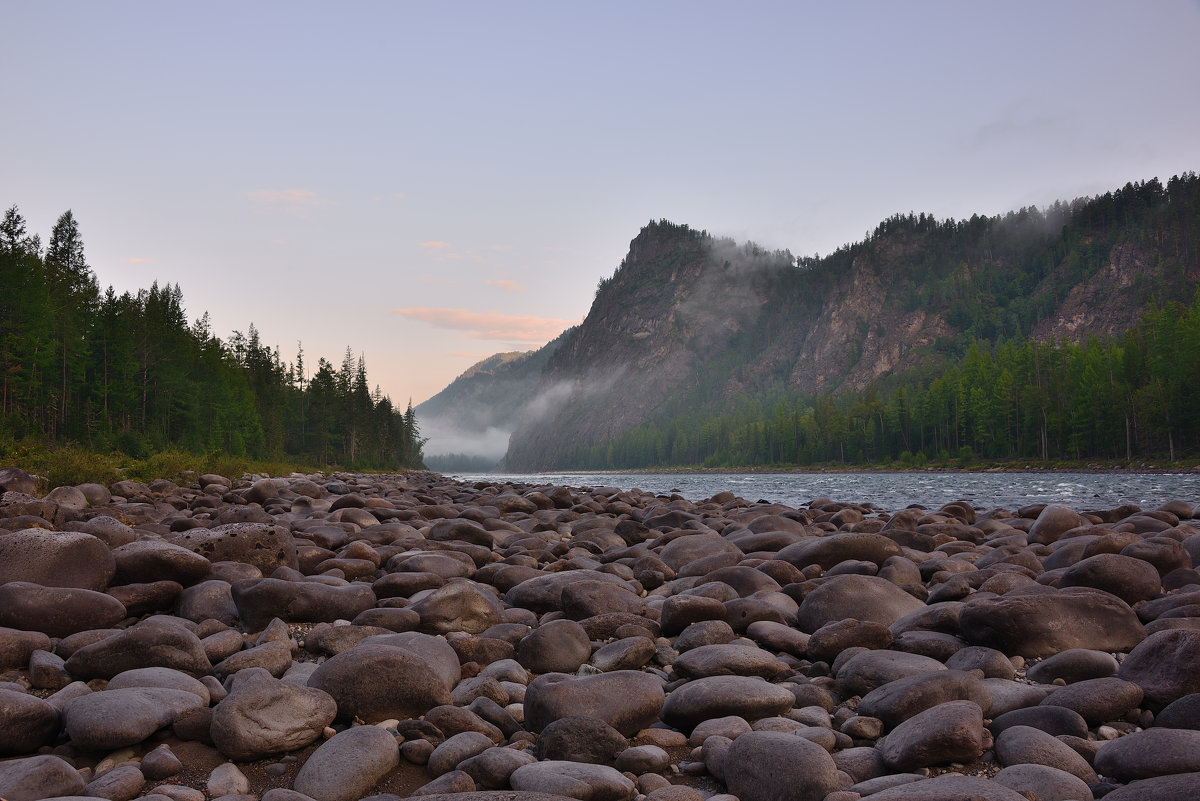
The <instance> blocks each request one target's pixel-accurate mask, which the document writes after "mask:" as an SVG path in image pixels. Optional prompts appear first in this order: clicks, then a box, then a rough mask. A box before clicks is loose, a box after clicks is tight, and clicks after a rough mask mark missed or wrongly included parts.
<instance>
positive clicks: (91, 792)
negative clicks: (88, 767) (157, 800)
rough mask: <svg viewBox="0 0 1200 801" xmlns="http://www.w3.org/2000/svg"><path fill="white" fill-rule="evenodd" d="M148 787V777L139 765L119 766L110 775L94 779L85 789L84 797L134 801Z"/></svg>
mask: <svg viewBox="0 0 1200 801" xmlns="http://www.w3.org/2000/svg"><path fill="white" fill-rule="evenodd" d="M145 786H146V777H145V776H144V775H142V771H141V770H140V769H139V768H138V766H137V765H117V766H116V767H115V768H113V769H112V770H110V771H109V772H108V773H105V774H104V775H102V776H100V777H99V778H96V779H92V781H90V782H88V784H87V786H86V787H84V788H83V795H85V796H92V797H93V798H107V799H109V801H132V799H134V798H136V797H137V796H138V795H140V794H141V790H142V788H143V787H145Z"/></svg>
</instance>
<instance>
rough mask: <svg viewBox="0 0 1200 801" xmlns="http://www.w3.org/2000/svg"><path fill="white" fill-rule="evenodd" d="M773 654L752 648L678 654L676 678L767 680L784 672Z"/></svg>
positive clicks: (706, 649) (721, 647) (725, 647)
mask: <svg viewBox="0 0 1200 801" xmlns="http://www.w3.org/2000/svg"><path fill="white" fill-rule="evenodd" d="M787 669H788V667H787V665H786V664H784V663H783V662H781V661H780V660H779V659H777V658H776V657H775V656H774V655H773V654H770V653H768V652H767V651H764V650H762V649H761V648H758V647H756V646H753V645H739V644H736V643H729V644H726V645H704V646H701V647H699V648H693V649H692V650H690V651H688V652H686V653H683V654H680V656H679V658H678V659H676V660H675V663H674V670H675V673H676V674H677V675H679V676H680V677H682V678H687V679H699V678H704V677H706V676H759V677H761V678H764V679H769V678H771V677H772V676H775V675H777V674H778V673H780V672H782V671H784V670H787Z"/></svg>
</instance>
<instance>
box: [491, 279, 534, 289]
mask: <svg viewBox="0 0 1200 801" xmlns="http://www.w3.org/2000/svg"><path fill="white" fill-rule="evenodd" d="M484 283H486V284H487V285H488V286H494V287H496V288H497V289H502V290H504V291H505V292H524V291H525V287H523V286H521V285H520V284H518V283H517V282H516V281H510V280H508V279H507V278H498V279H496V280H495V281H485V282H484Z"/></svg>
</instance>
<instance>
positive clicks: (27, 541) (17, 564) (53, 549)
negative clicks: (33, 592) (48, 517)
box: [0, 528, 116, 591]
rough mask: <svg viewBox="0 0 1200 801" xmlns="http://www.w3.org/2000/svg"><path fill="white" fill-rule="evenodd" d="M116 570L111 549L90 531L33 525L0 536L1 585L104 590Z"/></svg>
mask: <svg viewBox="0 0 1200 801" xmlns="http://www.w3.org/2000/svg"><path fill="white" fill-rule="evenodd" d="M115 570H116V566H115V564H114V563H113V553H112V551H110V550H109V549H108V546H107V545H106V544H105V543H104V542H103V540H100V539H99V538H97V537H93V536H92V535H91V534H84V533H83V532H79V531H47V530H46V529H43V528H30V529H25V530H23V531H14V532H12V533H11V534H5V535H4V536H3V537H0V584H7V583H8V582H10V581H23V582H29V583H31V584H39V585H41V586H43V587H76V588H78V589H82V590H94V591H103V590H104V588H105V587H107V586H108V584H109V582H111V581H112V579H113V573H114V572H115Z"/></svg>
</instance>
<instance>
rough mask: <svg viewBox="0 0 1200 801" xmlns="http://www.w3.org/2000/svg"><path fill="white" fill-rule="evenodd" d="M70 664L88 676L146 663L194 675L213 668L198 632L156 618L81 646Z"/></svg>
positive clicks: (69, 669)
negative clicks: (197, 634) (196, 633)
mask: <svg viewBox="0 0 1200 801" xmlns="http://www.w3.org/2000/svg"><path fill="white" fill-rule="evenodd" d="M66 667H67V672H68V673H70V674H71V675H72V676H75V677H77V678H81V679H85V680H86V679H110V678H112V677H113V676H115V675H117V674H118V673H122V672H124V671H126V670H133V669H134V668H144V667H166V668H172V669H174V670H179V671H182V672H184V673H187V674H189V675H192V676H203V675H205V674H206V673H208V672H209V671H210V670H212V665H211V664H210V663H209V661H208V657H207V656H206V655H205V653H204V646H202V645H201V644H200V639H199V638H198V637H197V636H196V635H195V634H193V633H192V632H190V631H188V630H187V629H184V628H182V627H180V626H176V625H171V624H168V623H161V622H159V621H158V620H157V619H156V618H148V619H146V620H144V621H142V622H141V623H138V624H137V625H136V626H133V627H132V628H129V629H126V630H124V631H122V632H120V633H118V634H114V635H113V636H111V637H107V638H105V639H103V640H100V641H99V642H95V643H92V644H91V645H86V646H84V647H83V648H80V649H79V650H78V651H76V652H75V653H73V654H71V657H70V659H68V660H67V664H66Z"/></svg>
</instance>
